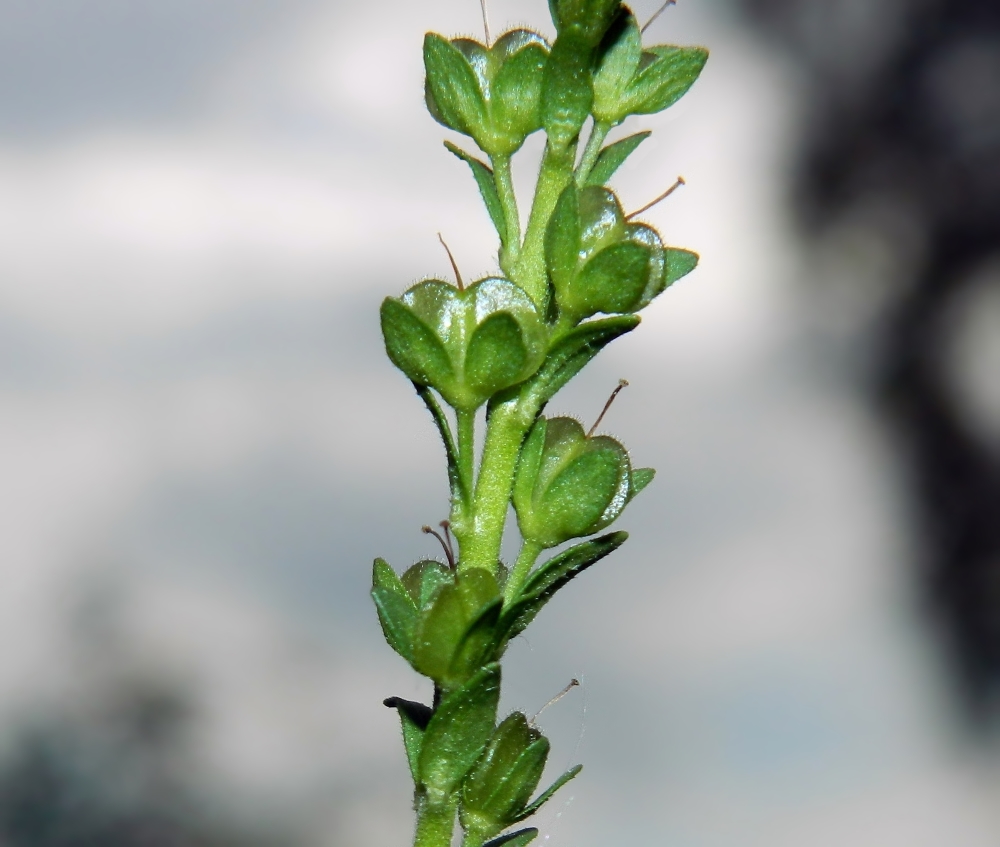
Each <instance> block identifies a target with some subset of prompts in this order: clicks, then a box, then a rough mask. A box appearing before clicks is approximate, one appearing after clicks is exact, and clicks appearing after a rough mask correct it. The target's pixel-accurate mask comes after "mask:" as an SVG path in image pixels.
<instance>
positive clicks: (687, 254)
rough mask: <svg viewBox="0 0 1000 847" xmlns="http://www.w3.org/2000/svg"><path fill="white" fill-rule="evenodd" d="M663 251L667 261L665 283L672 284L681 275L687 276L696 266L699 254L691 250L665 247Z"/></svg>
mask: <svg viewBox="0 0 1000 847" xmlns="http://www.w3.org/2000/svg"><path fill="white" fill-rule="evenodd" d="M663 252H664V254H665V258H666V262H667V272H666V280H667V283H666V284H667V285H673V284H674V283H675V282H677V280H679V279H680V278H681V277H682V276H687V275H688V274H689V273H691V271H693V270H694V269H695V268H696V267H697V266H698V258H699V256H698V254H697V253H695V252H693V251H692V250H683V249H681V248H680V247H666V248H664V251H663ZM664 287H666V286H664Z"/></svg>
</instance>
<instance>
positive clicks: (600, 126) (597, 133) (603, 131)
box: [576, 121, 611, 188]
mask: <svg viewBox="0 0 1000 847" xmlns="http://www.w3.org/2000/svg"><path fill="white" fill-rule="evenodd" d="M609 132H611V124H610V123H608V122H607V121H597V122H595V123H594V126H593V128H592V129H591V130H590V138H588V139H587V146H586V147H585V148H584V150H583V157H582V158H581V159H580V164H579V165H577V168H576V184H577V185H578V186H580V187H581V188H582V187H583V185H584V184H585V183H586V182H587V177H588V176H590V172H591V171H592V170H593V169H594V164H595V163H596V162H597V157H598V156H599V155H600V153H601V145H603V144H604V139H605V138H607V137H608V133H609Z"/></svg>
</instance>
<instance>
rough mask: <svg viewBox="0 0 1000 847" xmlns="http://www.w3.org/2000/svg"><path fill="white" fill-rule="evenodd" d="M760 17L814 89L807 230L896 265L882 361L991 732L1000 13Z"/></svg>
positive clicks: (920, 9)
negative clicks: (992, 365)
mask: <svg viewBox="0 0 1000 847" xmlns="http://www.w3.org/2000/svg"><path fill="white" fill-rule="evenodd" d="M742 2H743V4H744V7H745V8H746V9H747V10H749V12H750V14H751V16H752V17H753V18H754V19H755V20H756V22H757V23H758V24H760V25H762V27H763V28H764V29H765V30H766V31H767V32H768V34H769V35H770V36H771V37H776V38H777V39H778V40H779V41H781V42H782V43H783V45H784V46H785V47H786V48H788V49H789V52H790V54H791V57H792V59H793V61H794V62H795V64H796V65H797V66H798V67H797V70H799V71H800V72H801V73H800V75H799V77H800V80H801V84H802V86H803V88H802V92H801V93H802V95H803V101H804V103H805V104H806V108H807V110H808V114H807V116H806V121H805V122H804V127H803V133H804V137H803V139H802V141H801V148H800V158H799V159H798V161H797V162H796V171H795V192H796V195H797V196H796V211H797V213H798V214H799V215H800V218H801V220H802V223H803V226H804V227H805V228H806V229H807V230H809V231H810V233H811V234H812V235H816V236H819V237H820V239H821V240H822V238H823V237H824V236H825V235H827V234H829V233H830V232H831V231H833V230H840V231H843V230H844V228H845V227H847V228H850V227H852V226H853V227H854V228H855V229H856V230H858V229H864V231H865V237H866V238H868V239H869V240H870V239H874V240H875V241H877V242H878V248H879V250H880V251H881V253H882V255H883V256H885V255H886V254H888V257H889V268H890V270H889V272H888V274H883V276H886V275H888V276H891V277H893V279H892V280H891V284H889V285H887V287H886V289H885V291H888V293H885V291H883V292H881V293H880V294H879V296H880V297H881V298H882V301H881V303H880V308H881V315H880V320H878V321H876V323H875V324H874V328H873V329H871V333H872V337H871V338H870V339H869V342H870V343H869V344H868V345H865V346H866V347H867V348H868V349H869V350H870V351H871V354H872V356H873V357H874V361H873V362H872V363H871V364H872V365H874V367H873V372H874V373H875V374H876V377H877V378H876V380H875V381H874V385H875V388H876V392H877V395H878V397H879V399H880V400H881V401H882V402H881V404H880V407H881V408H882V409H883V410H884V412H885V413H886V414H887V416H888V417H889V419H890V420H891V421H892V424H893V426H894V429H893V432H894V433H895V436H896V437H897V438H898V441H899V443H900V445H901V449H902V455H903V457H904V459H905V461H906V462H907V466H908V469H909V471H910V483H911V488H912V491H913V495H914V506H915V508H914V510H913V514H914V522H915V524H916V539H917V544H918V549H919V551H920V556H921V558H922V560H923V561H922V565H923V566H924V568H925V571H924V573H925V577H926V579H925V585H926V589H927V592H928V597H929V598H930V601H931V603H932V604H933V607H934V609H935V610H936V611H937V612H938V613H939V619H940V620H941V621H942V623H943V631H944V632H945V633H946V636H947V640H948V642H949V646H950V647H951V648H952V650H951V652H952V655H953V656H954V658H955V667H956V669H957V671H958V676H959V678H960V680H961V683H962V686H963V689H964V694H965V695H966V701H967V703H968V704H969V706H970V710H971V712H972V714H973V715H974V716H976V717H979V718H984V717H986V716H988V715H989V714H991V713H993V712H994V708H995V706H996V704H997V695H998V693H1000V450H998V446H1000V413H998V412H997V408H998V401H997V395H998V394H1000V368H998V369H989V368H983V367H981V365H982V363H983V362H984V361H988V357H989V356H990V355H991V353H990V350H988V349H986V348H987V347H989V346H990V345H992V347H993V348H995V347H996V339H997V337H998V335H1000V296H998V291H1000V265H998V262H1000V3H997V2H996V0H878V1H877V2H872V0H847V2H829V0H742ZM869 243H871V242H870V241H869ZM841 261H842V263H843V264H846V265H848V266H849V265H850V262H851V259H850V257H843V256H842V257H841ZM859 275H860V276H864V274H863V273H862V274H859ZM868 276H869V277H870V276H871V273H870V272H869V273H868ZM883 284H885V283H884V281H883ZM870 294H871V292H869V295H870ZM970 318H971V320H970ZM973 322H974V323H977V325H978V327H979V329H978V331H977V333H976V337H979V338H981V339H983V340H984V343H983V344H980V345H979V346H978V347H977V346H975V345H972V346H970V340H971V339H972V338H973V335H972V333H973V329H972V327H971V325H970V324H971V323H973ZM984 328H985V330H984ZM990 338H992V339H993V341H990ZM956 350H959V351H965V353H966V355H965V358H964V360H962V359H961V357H959V359H956ZM994 352H995V351H994ZM994 358H996V357H995V356H994ZM977 372H978V374H979V377H978V379H977V378H974V377H975V375H976V373H977ZM991 409H992V413H991V411H990V410H991Z"/></svg>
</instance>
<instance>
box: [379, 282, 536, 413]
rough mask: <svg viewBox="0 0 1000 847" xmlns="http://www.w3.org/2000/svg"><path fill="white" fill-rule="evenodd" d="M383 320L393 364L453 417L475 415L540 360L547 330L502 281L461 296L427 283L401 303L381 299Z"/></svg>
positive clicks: (529, 306) (523, 296)
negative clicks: (435, 395)
mask: <svg viewBox="0 0 1000 847" xmlns="http://www.w3.org/2000/svg"><path fill="white" fill-rule="evenodd" d="M381 317H382V334H383V337H384V339H385V348H386V352H387V353H388V354H389V358H390V359H391V360H392V362H393V364H395V365H396V367H398V368H399V369H400V370H401V371H402V372H403V373H404V374H406V376H408V377H409V378H410V379H411V380H413V382H415V383H417V384H418V385H429V386H431V387H432V388H434V389H436V390H437V391H438V392H440V394H441V396H442V397H443V398H444V399H445V401H446V402H447V403H449V404H450V405H451V406H453V407H454V408H456V409H461V410H465V411H471V410H474V409H476V408H478V407H479V406H481V405H482V404H483V403H485V402H486V401H487V400H488V399H489V398H490V397H492V396H493V395H494V394H496V393H497V392H498V391H501V390H502V389H504V388H508V387H509V386H511V385H516V384H517V383H519V382H522V381H523V380H525V379H527V378H528V377H529V376H531V375H532V374H533V373H534V372H535V371H536V370H537V369H538V367H539V365H541V363H542V361H543V360H544V358H545V351H546V346H547V343H548V330H547V329H546V327H545V324H544V323H543V322H542V319H541V318H540V317H539V315H538V312H537V310H536V308H535V305H534V303H533V302H532V301H531V298H530V297H528V295H527V294H525V293H524V291H522V290H521V289H520V288H518V286H516V285H515V284H514V283H512V282H510V281H509V280H506V279H500V278H493V277H491V278H487V279H482V280H479V281H478V282H476V283H474V284H473V285H471V286H469V287H468V288H466V289H464V290H460V289H458V288H455V287H454V286H452V285H449V284H448V283H446V282H442V281H441V280H435V279H432V280H426V281H424V282H421V283H418V284H417V285H415V286H413V287H412V288H411V289H409V291H407V292H406V293H405V294H404V295H403V296H402V297H400V298H399V299H395V298H392V297H389V298H386V300H385V301H384V302H383V303H382V311H381Z"/></svg>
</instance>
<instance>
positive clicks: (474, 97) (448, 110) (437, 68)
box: [424, 32, 487, 137]
mask: <svg viewBox="0 0 1000 847" xmlns="http://www.w3.org/2000/svg"><path fill="white" fill-rule="evenodd" d="M424 69H425V71H426V74H427V76H426V83H425V99H426V101H427V111H429V112H430V113H431V115H433V116H434V119H435V120H437V121H438V122H439V123H441V124H444V126H446V127H448V128H449V129H453V130H455V131H456V132H461V133H464V134H465V135H471V136H473V137H475V136H476V135H477V134H479V133H480V132H481V129H482V127H483V124H484V123H485V121H486V119H487V115H486V101H485V98H484V97H483V92H482V91H481V90H480V86H479V81H478V80H477V79H476V74H475V72H474V71H473V69H472V67H471V66H470V65H469V62H468V60H467V59H466V57H465V56H464V55H463V53H462V51H461V50H459V49H458V47H456V46H455V45H454V44H453V43H452V42H450V41H449V40H448V39H447V38H444V37H442V36H440V35H438V34H437V33H435V32H429V33H427V35H425V36H424Z"/></svg>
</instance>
